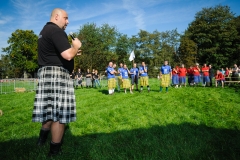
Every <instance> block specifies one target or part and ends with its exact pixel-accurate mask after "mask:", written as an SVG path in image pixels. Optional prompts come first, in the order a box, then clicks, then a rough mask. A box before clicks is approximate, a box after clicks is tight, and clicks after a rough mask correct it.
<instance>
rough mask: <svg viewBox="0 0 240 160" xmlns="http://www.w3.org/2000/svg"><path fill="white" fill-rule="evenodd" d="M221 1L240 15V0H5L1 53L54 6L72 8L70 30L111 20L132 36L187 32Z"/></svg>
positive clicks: (0, 15)
mask: <svg viewBox="0 0 240 160" xmlns="http://www.w3.org/2000/svg"><path fill="white" fill-rule="evenodd" d="M219 4H221V5H228V6H229V7H230V8H231V11H232V12H233V13H235V14H236V15H240V9H239V8H240V7H239V6H240V0H84V1H83V0H1V1H0V54H3V52H2V49H1V48H3V47H7V46H8V44H7V40H8V37H10V36H11V33H12V32H14V31H15V30H17V29H22V30H33V31H34V33H35V34H39V32H40V30H41V29H42V27H43V26H44V25H45V23H46V22H48V21H49V18H50V13H51V11H52V10H53V9H54V8H62V9H65V10H66V11H67V12H68V16H69V22H70V23H69V25H68V27H67V29H66V32H67V33H69V32H77V31H78V29H79V28H80V26H82V25H83V24H86V23H96V24H97V25H98V26H101V25H102V24H104V23H107V24H109V25H110V26H116V27H117V29H118V31H119V32H121V33H123V34H127V35H128V36H129V37H130V36H132V35H136V34H137V33H138V32H139V30H140V29H143V30H147V31H149V32H152V31H154V30H158V31H160V32H161V31H167V30H172V29H176V28H177V30H178V32H179V33H183V32H184V30H185V29H187V27H188V24H189V23H190V22H191V21H193V20H194V16H195V14H196V12H198V11H201V9H202V8H204V7H212V6H216V5H219Z"/></svg>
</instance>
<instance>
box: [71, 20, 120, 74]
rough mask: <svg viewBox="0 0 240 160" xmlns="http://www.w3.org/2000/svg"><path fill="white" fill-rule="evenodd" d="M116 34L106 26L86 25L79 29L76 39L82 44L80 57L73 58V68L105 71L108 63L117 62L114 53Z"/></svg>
mask: <svg viewBox="0 0 240 160" xmlns="http://www.w3.org/2000/svg"><path fill="white" fill-rule="evenodd" d="M117 35H118V32H117V30H116V28H115V27H110V26H109V25H107V24H104V25H102V26H101V27H97V26H96V24H94V23H88V24H85V25H83V26H82V27H80V30H79V33H78V36H77V37H78V38H79V39H80V40H81V42H82V47H81V50H82V55H81V56H80V57H76V58H75V64H76V65H75V67H76V68H82V69H83V70H86V69H87V68H90V69H98V70H100V71H103V70H105V68H106V65H107V64H108V62H109V61H114V62H116V61H117V55H116V53H115V49H116V42H117V39H116V37H117Z"/></svg>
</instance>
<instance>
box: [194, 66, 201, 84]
mask: <svg viewBox="0 0 240 160" xmlns="http://www.w3.org/2000/svg"><path fill="white" fill-rule="evenodd" d="M200 71H201V70H200V68H199V64H198V63H196V66H195V67H194V68H193V76H194V84H195V85H197V84H198V83H200V82H201V80H200Z"/></svg>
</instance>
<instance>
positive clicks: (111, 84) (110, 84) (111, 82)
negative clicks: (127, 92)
mask: <svg viewBox="0 0 240 160" xmlns="http://www.w3.org/2000/svg"><path fill="white" fill-rule="evenodd" d="M115 87H116V79H115V78H110V79H108V89H114V88H115Z"/></svg>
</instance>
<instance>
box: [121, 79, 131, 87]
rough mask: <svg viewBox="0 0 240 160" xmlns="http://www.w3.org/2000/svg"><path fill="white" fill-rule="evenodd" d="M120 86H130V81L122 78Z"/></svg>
mask: <svg viewBox="0 0 240 160" xmlns="http://www.w3.org/2000/svg"><path fill="white" fill-rule="evenodd" d="M122 88H130V81H129V79H123V81H122Z"/></svg>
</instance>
